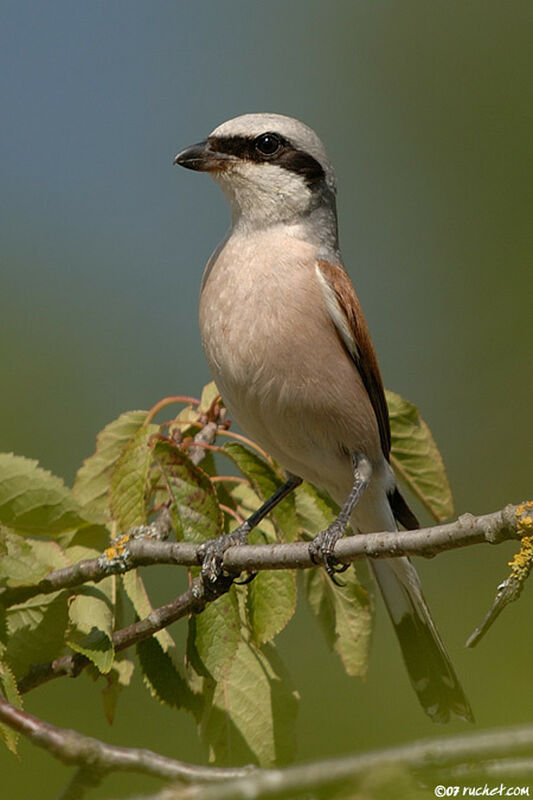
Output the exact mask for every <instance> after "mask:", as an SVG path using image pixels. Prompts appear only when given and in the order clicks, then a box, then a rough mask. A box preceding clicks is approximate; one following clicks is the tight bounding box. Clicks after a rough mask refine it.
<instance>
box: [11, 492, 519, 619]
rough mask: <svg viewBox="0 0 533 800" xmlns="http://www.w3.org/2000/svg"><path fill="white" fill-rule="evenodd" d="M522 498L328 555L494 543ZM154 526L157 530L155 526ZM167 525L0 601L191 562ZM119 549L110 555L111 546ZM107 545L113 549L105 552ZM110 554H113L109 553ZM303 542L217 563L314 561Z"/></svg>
mask: <svg viewBox="0 0 533 800" xmlns="http://www.w3.org/2000/svg"><path fill="white" fill-rule="evenodd" d="M524 507H525V505H524V504H521V505H508V506H505V508H503V509H501V511H495V512H494V513H492V514H483V515H481V516H477V517H475V516H473V515H472V514H463V515H462V516H460V517H459V518H458V519H457V520H455V521H454V522H450V523H447V524H445V525H435V526H433V527H431V528H420V529H419V530H414V531H395V532H393V533H388V532H385V533H367V534H362V535H358V536H347V537H345V538H343V539H339V541H338V542H337V544H336V545H335V550H334V555H335V558H336V560H337V561H339V562H341V563H343V564H349V563H351V562H353V561H359V560H361V559H363V558H394V557H398V556H422V557H424V558H433V556H435V555H437V554H438V553H442V552H444V551H446V550H455V549H457V548H459V547H468V546H470V545H474V544H484V543H485V544H500V543H501V542H504V541H509V540H517V539H520V538H522V537H523V536H524V527H523V522H522V516H523V514H524V513H525V512H524ZM156 528H157V530H156ZM169 530H170V522H169V515H168V513H167V514H166V515H165V516H163V517H162V518H161V519H159V520H157V521H156V523H152V525H145V526H142V527H136V528H132V529H131V530H130V531H129V532H128V533H127V534H126V535H125V536H123V537H122V538H121V539H120V545H115V546H114V547H113V546H111V547H110V548H108V550H106V551H105V553H104V554H103V555H102V556H99V557H98V558H94V559H86V560H84V561H80V562H78V563H77V564H73V565H72V566H69V567H63V568H62V569H57V570H54V571H53V572H51V573H50V574H49V575H47V576H46V577H45V578H43V579H42V580H41V581H39V583H37V584H35V585H33V586H17V587H13V588H7V589H4V590H3V592H2V593H0V602H1V603H2V604H3V605H4V606H5V607H9V606H12V605H16V604H17V603H22V602H24V601H26V600H28V599H30V598H31V597H34V596H36V595H38V594H50V593H52V592H57V591H59V590H60V589H65V588H73V587H75V586H80V585H81V584H83V583H86V582H87V581H93V582H95V583H98V581H101V580H103V578H106V577H108V576H109V575H111V574H115V573H123V572H127V571H128V570H130V569H135V568H137V567H142V566H153V565H156V564H174V565H181V566H188V567H190V566H197V565H198V559H197V556H196V552H197V550H198V545H197V544H193V543H191V542H165V541H160V540H159V539H160V538H164V536H165V535H166V534H168V531H169ZM119 548H120V550H121V552H120V553H119V554H118V556H116V553H115V552H114V551H115V550H118V549H119ZM111 551H113V552H111ZM115 556H116V557H115ZM315 566H316V565H315V564H314V563H313V562H312V561H311V557H310V555H309V549H308V543H307V542H302V541H300V542H291V543H289V544H265V545H236V546H234V547H231V548H230V549H229V550H227V551H226V553H225V554H224V563H223V567H224V569H225V570H227V571H228V572H230V573H238V572H244V571H248V572H257V571H259V570H265V569H306V568H308V567H315Z"/></svg>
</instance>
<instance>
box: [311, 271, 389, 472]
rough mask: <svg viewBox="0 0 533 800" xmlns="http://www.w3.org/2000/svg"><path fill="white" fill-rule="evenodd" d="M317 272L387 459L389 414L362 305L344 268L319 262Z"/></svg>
mask: <svg viewBox="0 0 533 800" xmlns="http://www.w3.org/2000/svg"><path fill="white" fill-rule="evenodd" d="M316 270H317V275H318V278H319V283H320V287H321V289H322V294H323V296H324V300H325V301H326V306H327V309H328V312H329V315H330V317H331V319H332V321H333V323H334V325H335V328H336V329H337V333H338V334H339V336H340V338H341V340H342V342H343V344H344V346H345V348H346V350H347V351H348V353H349V355H350V357H351V358H352V360H353V361H354V363H355V365H356V367H357V369H358V370H359V373H360V375H361V378H362V380H363V383H364V385H365V388H366V390H367V392H368V396H369V397H370V402H371V403H372V408H373V409H374V414H375V415H376V419H377V422H378V428H379V436H380V440H381V449H382V451H383V455H384V456H385V458H386V459H387V460H388V459H389V454H390V448H391V434H390V423H389V411H388V408H387V401H386V400H385V391H384V389H383V381H382V379H381V373H380V371H379V365H378V360H377V358H376V352H375V350H374V345H373V344H372V339H371V338H370V332H369V330H368V325H367V324H366V320H365V317H364V314H363V310H362V308H361V304H360V303H359V299H358V297H357V295H356V293H355V289H354V288H353V286H352V282H351V281H350V278H349V277H348V274H347V272H346V271H345V270H344V268H343V267H340V266H335V265H333V264H330V263H329V262H327V261H324V260H320V261H318V262H317V265H316Z"/></svg>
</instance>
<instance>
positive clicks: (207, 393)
mask: <svg viewBox="0 0 533 800" xmlns="http://www.w3.org/2000/svg"><path fill="white" fill-rule="evenodd" d="M219 396H220V392H219V391H218V389H217V385H216V383H215V382H214V381H211V382H210V383H207V384H206V385H205V386H204V388H203V389H202V396H201V398H200V405H199V406H198V408H197V412H196V413H197V415H198V413H200V414H201V413H204V414H205V413H206V412H207V411H209V409H210V408H211V406H212V405H213V401H214V400H216V399H217V397H219Z"/></svg>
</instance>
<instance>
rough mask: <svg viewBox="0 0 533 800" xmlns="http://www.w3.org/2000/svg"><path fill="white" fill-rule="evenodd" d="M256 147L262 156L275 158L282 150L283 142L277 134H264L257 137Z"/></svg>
mask: <svg viewBox="0 0 533 800" xmlns="http://www.w3.org/2000/svg"><path fill="white" fill-rule="evenodd" d="M254 145H255V149H256V150H257V151H258V152H259V153H261V155H262V156H273V155H274V154H275V153H277V152H278V150H279V149H280V147H281V142H280V140H279V137H278V136H276V134H275V133H263V134H262V135H261V136H258V137H257V139H256V140H255V142H254Z"/></svg>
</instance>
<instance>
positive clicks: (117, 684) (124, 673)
mask: <svg viewBox="0 0 533 800" xmlns="http://www.w3.org/2000/svg"><path fill="white" fill-rule="evenodd" d="M134 669H135V665H134V663H133V661H129V660H128V659H127V658H124V659H121V660H120V661H119V660H116V661H115V663H114V664H113V666H112V668H111V670H110V671H109V672H108V673H107V675H106V676H105V678H106V681H107V683H106V685H105V686H104V688H103V689H102V702H103V704H104V714H105V718H106V719H107V721H108V722H109V724H110V725H112V724H113V722H114V720H115V713H116V710H117V703H118V698H119V696H120V693H121V692H122V690H123V689H124V687H125V686H129V685H130V682H131V677H132V675H133V670H134Z"/></svg>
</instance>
